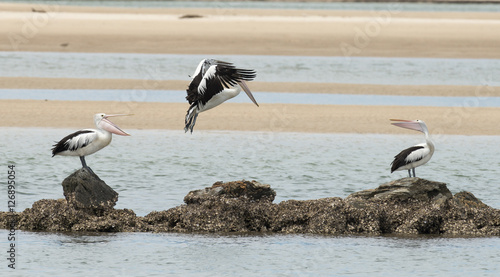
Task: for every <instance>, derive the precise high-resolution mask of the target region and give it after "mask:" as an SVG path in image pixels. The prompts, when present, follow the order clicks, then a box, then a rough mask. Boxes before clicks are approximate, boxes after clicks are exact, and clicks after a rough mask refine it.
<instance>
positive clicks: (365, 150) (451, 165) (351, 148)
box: [0, 128, 500, 215]
mask: <svg viewBox="0 0 500 277" xmlns="http://www.w3.org/2000/svg"><path fill="white" fill-rule="evenodd" d="M73 131H74V130H72V129H50V128H47V129H44V128H0V137H2V138H4V139H2V141H1V142H0V153H1V154H2V156H3V157H2V160H3V161H7V162H8V163H14V164H15V165H16V168H17V171H18V178H19V181H20V182H21V183H20V186H19V194H20V195H19V201H20V204H19V205H20V206H19V210H22V209H24V208H26V207H30V206H31V204H32V203H33V202H34V201H36V200H38V199H42V198H61V197H63V196H62V189H61V185H60V184H61V182H62V180H63V179H64V178H65V177H66V176H68V175H69V174H71V173H72V172H73V171H74V170H76V169H78V168H79V167H81V165H80V161H79V159H77V158H74V157H60V156H57V157H54V158H51V157H50V156H51V155H50V148H51V145H52V144H53V142H54V141H57V140H59V139H61V138H62V137H64V136H65V135H67V134H69V133H70V132H73ZM127 131H129V133H131V134H132V136H131V137H119V136H115V137H114V139H113V142H112V143H111V145H110V146H108V147H107V148H105V149H103V150H102V151H100V152H98V153H96V154H94V155H91V156H88V157H87V163H88V164H89V166H91V167H92V168H93V169H94V171H95V172H96V173H97V174H98V175H99V176H100V177H101V179H103V180H104V181H105V182H107V184H108V185H110V186H111V187H113V188H114V189H115V190H116V191H117V192H119V193H120V200H119V201H118V204H117V206H118V208H129V209H132V210H134V211H135V212H136V213H137V214H138V215H146V214H147V213H149V212H150V211H152V210H165V209H168V208H171V207H174V206H177V205H180V204H182V200H183V198H184V196H185V195H186V194H187V193H188V192H189V191H190V190H194V189H200V188H203V187H206V186H211V185H212V184H213V183H214V182H216V181H233V180H241V179H247V180H252V179H255V180H257V181H259V182H262V183H267V184H270V185H271V186H272V187H273V188H274V189H275V190H276V192H277V198H276V202H280V201H283V200H287V199H317V198H323V197H331V196H340V197H346V196H347V195H349V194H350V193H353V192H355V191H359V190H363V189H369V188H374V187H376V186H378V185H380V184H382V183H384V182H388V181H391V180H393V179H397V178H401V177H405V176H406V174H407V173H406V172H397V173H394V174H392V175H391V174H390V171H389V165H390V163H391V162H392V158H393V157H394V155H395V154H397V153H399V151H400V150H402V149H404V148H406V147H409V146H411V145H413V144H416V143H420V142H422V141H423V137H422V136H421V135H419V134H416V135H414V136H413V135H411V136H399V135H376V134H368V135H367V134H302V133H272V132H224V131H211V132H209V131H195V132H194V133H193V134H192V135H191V134H184V132H183V131H168V130H127ZM435 143H436V145H437V146H436V149H437V150H436V153H435V154H434V156H433V158H432V160H431V161H430V162H429V164H428V165H425V166H422V167H420V168H418V169H417V176H419V177H423V178H427V179H430V180H435V181H441V182H446V183H448V184H449V188H450V190H452V192H454V193H456V192H459V191H462V190H467V191H471V192H473V193H474V194H475V195H476V196H477V197H478V198H480V199H481V200H483V201H484V202H485V203H486V204H488V205H491V206H493V207H495V208H500V186H499V185H498V181H497V180H498V179H497V177H498V176H499V174H500V161H499V160H498V155H496V154H495V153H496V152H497V149H498V145H500V137H496V136H440V137H437V138H435ZM139 145H140V147H139ZM4 166H6V165H4Z"/></svg>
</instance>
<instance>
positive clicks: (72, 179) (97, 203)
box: [62, 168, 118, 213]
mask: <svg viewBox="0 0 500 277" xmlns="http://www.w3.org/2000/svg"><path fill="white" fill-rule="evenodd" d="M62 186H63V192H64V197H65V198H66V200H67V201H68V204H69V205H70V206H73V207H74V208H76V209H84V210H86V211H88V212H91V213H102V212H103V211H105V210H109V209H112V208H113V207H114V206H115V204H116V201H118V193H117V192H116V191H114V190H113V189H112V188H110V187H109V186H108V185H106V183H105V182H104V181H103V180H101V179H100V178H99V177H98V176H97V175H96V174H95V173H93V172H91V171H89V170H87V169H85V168H81V169H79V170H77V171H75V172H74V173H73V174H71V175H70V176H68V177H66V179H64V181H63V182H62Z"/></svg>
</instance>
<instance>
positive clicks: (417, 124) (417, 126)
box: [391, 119, 429, 135]
mask: <svg viewBox="0 0 500 277" xmlns="http://www.w3.org/2000/svg"><path fill="white" fill-rule="evenodd" d="M391 121H397V122H392V123H391V124H392V125H394V126H398V127H402V128H406V129H410V130H415V131H419V132H422V133H424V134H426V135H427V134H428V133H429V131H428V130H427V125H425V122H424V121H422V120H420V119H417V120H404V119H391Z"/></svg>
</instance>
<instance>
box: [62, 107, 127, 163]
mask: <svg viewBox="0 0 500 277" xmlns="http://www.w3.org/2000/svg"><path fill="white" fill-rule="evenodd" d="M123 115H126V114H115V115H106V114H104V113H98V114H96V115H94V122H95V125H96V126H97V128H98V129H97V130H96V129H83V130H79V131H76V132H74V133H72V134H69V135H67V136H65V137H64V138H63V139H62V140H60V141H59V142H58V143H56V144H54V145H53V147H52V157H54V156H55V155H61V156H79V157H80V161H81V162H82V167H83V168H86V169H88V170H89V171H92V169H90V167H88V166H87V164H86V162H85V156H88V155H91V154H94V153H95V152H97V151H99V150H101V149H103V148H104V147H106V146H108V145H109V143H110V142H111V133H113V134H117V135H120V136H130V135H129V134H127V133H126V132H125V131H123V130H122V129H120V128H119V127H118V126H116V125H115V124H114V123H113V122H111V121H109V120H108V118H109V117H113V116H123Z"/></svg>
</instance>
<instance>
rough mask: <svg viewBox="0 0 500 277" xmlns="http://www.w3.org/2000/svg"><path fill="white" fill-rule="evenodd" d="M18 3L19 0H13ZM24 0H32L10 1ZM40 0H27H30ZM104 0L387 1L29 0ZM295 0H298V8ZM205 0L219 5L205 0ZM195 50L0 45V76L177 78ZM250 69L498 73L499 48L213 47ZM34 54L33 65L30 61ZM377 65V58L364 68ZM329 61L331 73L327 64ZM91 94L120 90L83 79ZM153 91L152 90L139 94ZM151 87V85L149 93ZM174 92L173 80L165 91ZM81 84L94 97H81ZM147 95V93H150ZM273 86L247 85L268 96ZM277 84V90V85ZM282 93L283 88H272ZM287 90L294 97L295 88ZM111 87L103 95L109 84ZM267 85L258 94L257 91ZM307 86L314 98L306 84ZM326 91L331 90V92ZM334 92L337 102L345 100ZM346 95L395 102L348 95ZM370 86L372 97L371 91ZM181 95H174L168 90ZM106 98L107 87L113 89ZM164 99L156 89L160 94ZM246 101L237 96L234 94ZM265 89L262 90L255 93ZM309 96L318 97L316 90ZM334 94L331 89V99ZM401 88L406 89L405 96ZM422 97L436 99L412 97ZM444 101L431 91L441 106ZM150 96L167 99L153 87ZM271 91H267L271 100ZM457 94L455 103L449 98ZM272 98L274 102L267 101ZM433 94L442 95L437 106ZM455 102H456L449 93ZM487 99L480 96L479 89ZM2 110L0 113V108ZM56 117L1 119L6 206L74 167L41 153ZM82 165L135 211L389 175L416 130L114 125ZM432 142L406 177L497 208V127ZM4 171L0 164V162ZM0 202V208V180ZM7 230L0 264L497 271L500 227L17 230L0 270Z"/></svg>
mask: <svg viewBox="0 0 500 277" xmlns="http://www.w3.org/2000/svg"><path fill="white" fill-rule="evenodd" d="M17 2H20V1H17ZM22 2H35V1H22ZM36 2H37V3H39V2H38V1H36ZM42 3H49V4H84V5H87V4H89V3H92V4H96V5H111V6H115V5H116V6H133V7H150V6H153V7H154V6H155V5H159V6H162V7H163V6H164V5H166V6H169V5H171V6H176V5H177V6H187V5H195V6H197V7H198V6H199V5H201V6H202V7H204V6H203V5H220V7H221V8H228V7H238V8H240V7H242V8H256V7H257V8H262V7H264V8H275V7H276V8H300V9H302V8H304V9H315V8H320V9H344V7H346V8H345V9H358V8H362V9H386V5H388V4H387V3H380V4H379V3H373V4H365V3H362V4H361V5H360V3H331V4H327V3H325V4H323V3H307V4H301V3H296V4H289V3H273V4H270V3H261V2H241V3H229V4H227V3H224V4H221V3H211V4H206V2H205V3H202V4H198V3H194V2H189V1H188V2H182V3H180V2H175V1H173V2H170V1H72V2H71V3H70V2H68V1H42ZM301 5H305V6H301ZM215 7H218V6H215ZM402 7H404V8H403V9H409V10H436V9H437V10H453V11H456V10H468V11H498V7H499V6H498V5H453V4H451V5H448V4H446V5H433V4H402ZM202 58H205V56H202V55H145V54H90V53H79V54H75V53H30V52H22V53H20V52H1V53H0V74H1V75H2V76H22V77H30V76H31V77H54V78H55V77H68V78H131V79H148V80H186V81H187V82H188V81H189V79H190V78H189V75H190V74H192V73H193V70H194V68H195V65H196V64H197V63H198V62H199V60H201V59H202ZM215 58H219V59H225V60H228V61H232V62H234V63H236V64H238V65H239V66H242V67H250V68H255V69H256V70H257V72H258V76H259V77H258V81H270V82H272V81H280V82H287V81H302V82H339V83H361V84H417V85H424V84H452V85H499V84H500V79H499V77H498V76H500V74H499V73H500V63H499V62H498V60H478V59H413V58H396V59H392V58H370V57H366V58H351V59H347V58H344V57H327V58H325V57H278V56H229V55H226V56H221V57H215ZM34 65H36V66H34ZM374 69H376V70H374ZM331 72H336V74H334V75H332V74H331ZM85 93H86V94H87V95H88V97H92V98H93V97H94V96H95V95H96V94H100V97H103V96H104V95H103V94H106V93H110V94H111V93H122V92H120V91H108V92H105V91H98V90H94V91H86V92H85ZM152 93H153V92H152ZM158 93H159V95H157V97H160V98H161V97H163V95H160V94H161V93H163V94H165V93H168V92H163V91H161V92H158ZM174 93H177V92H174ZM2 94H3V97H2V99H7V98H8V95H12V94H16V97H17V98H23V97H26V98H28V99H37V98H36V97H42V98H43V97H45V98H43V99H46V98H50V97H63V96H64V97H68V95H69V96H70V97H75V98H73V99H70V100H77V99H78V97H80V98H81V94H82V92H81V91H72V90H61V91H50V92H49V91H44V90H37V91H35V90H1V91H0V95H2ZM92 95H94V96H92ZM151 95H153V94H151ZM276 95H280V94H271V93H267V94H266V93H263V94H261V95H259V96H256V97H257V99H258V100H259V97H260V99H263V101H264V102H270V103H275V102H276V101H280V100H279V99H278V100H277V99H276V98H273V97H276ZM283 95H284V94H283ZM281 96H282V95H281ZM292 96H293V99H292V100H291V101H304V99H300V97H302V96H301V95H300V94H291V95H288V98H292ZM111 97H115V96H111ZM266 97H270V98H269V99H268V98H266ZM318 97H319V96H318ZM337 97H338V96H337ZM352 97H354V96H347V99H345V100H343V101H353V99H354V98H352ZM360 97H361V98H360V99H357V101H369V102H370V103H371V104H372V105H373V104H376V102H377V101H381V102H384V103H386V101H399V102H396V104H398V103H399V104H401V103H402V102H407V101H408V100H410V99H409V98H404V99H401V100H395V99H397V98H390V99H381V98H377V97H378V96H360ZM370 97H375V98H370ZM181 98H183V96H182V97H181ZM115 99H116V98H115ZM161 99H163V98H161ZM239 99H240V100H242V101H246V100H247V99H245V98H244V97H238V98H235V99H233V100H234V101H239ZM264 99H267V100H264ZM319 99H320V100H318V101H323V99H321V98H319ZM341 100H342V99H339V98H336V99H334V100H332V101H341ZM414 100H415V99H413V100H412V101H414ZM417 100H420V101H423V102H424V104H426V105H431V103H432V101H431V100H436V98H434V99H431V98H429V97H427V98H417ZM454 100H456V99H441V101H438V103H441V104H442V105H454V104H453V103H452V102H453V101H454ZM162 101H175V100H172V99H166V100H162ZM273 101H274V102H273ZM459 101H468V100H467V99H465V100H464V99H460V100H459ZM278 103H279V102H278ZM443 103H444V104H443ZM462 103H463V102H462ZM488 103H489V101H488ZM0 120H1V119H0ZM73 131H75V130H73V129H55V128H0V138H1V139H0V158H1V159H0V160H1V161H3V162H2V163H1V164H0V166H3V167H4V170H0V180H3V181H2V183H4V184H5V182H6V181H7V179H8V176H7V169H8V166H9V165H15V169H16V181H17V187H16V201H17V202H16V210H17V211H22V210H24V209H25V208H29V207H31V205H32V204H33V203H34V202H35V201H37V200H40V199H44V198H46V199H58V198H62V197H63V194H62V187H61V182H62V180H64V178H65V177H67V176H68V175H69V174H71V173H72V172H74V171H75V170H77V169H78V168H80V166H81V165H80V162H79V159H77V158H74V157H54V158H51V154H50V148H51V146H52V144H53V143H54V142H55V141H58V140H59V139H61V138H62V137H64V136H65V135H67V134H69V133H70V132H73ZM127 131H128V132H130V133H131V134H132V136H131V137H114V139H113V141H112V143H111V145H109V146H108V147H106V148H105V149H103V150H101V151H99V152H98V153H96V154H94V155H91V156H88V157H87V163H88V164H89V166H91V167H92V168H93V170H94V171H95V172H96V173H97V174H98V175H99V176H100V178H101V179H103V180H104V181H105V182H106V183H107V184H108V185H110V186H111V187H112V188H113V189H115V190H116V191H117V192H118V193H119V201H118V203H117V206H116V208H129V209H132V210H134V211H135V212H136V214H137V215H139V216H144V215H146V214H148V213H149V212H151V211H153V210H166V209H169V208H172V207H175V206H178V205H182V204H183V198H184V196H185V195H186V194H187V193H188V192H189V191H191V190H195V189H201V188H204V187H207V186H211V185H212V184H213V183H214V182H216V181H234V180H241V179H246V180H257V181H259V182H262V183H266V184H269V185H271V187H272V188H273V189H274V190H276V192H277V197H276V199H275V203H279V202H281V201H285V200H289V199H297V200H306V199H318V198H323V197H332V196H338V197H346V196H348V195H349V194H351V193H353V192H356V191H359V190H364V189H370V188H375V187H377V186H379V185H380V184H382V183H385V182H388V181H391V180H394V179H398V178H402V177H405V176H406V174H407V173H406V172H404V171H402V172H395V173H393V174H390V163H391V161H392V159H393V157H394V155H395V154H397V153H398V152H399V151H400V150H402V149H404V148H406V147H408V146H410V145H413V144H416V143H420V142H422V141H423V137H422V135H421V134H415V135H381V134H302V133H277V132H227V131H196V130H195V132H194V133H193V134H185V133H184V132H183V131H182V130H179V131H170V130H127ZM433 139H434V142H435V144H436V153H435V154H434V156H433V158H432V159H431V161H430V162H429V163H428V164H427V165H424V166H422V167H419V168H417V170H416V171H417V176H418V177H421V178H426V179H429V180H434V181H441V182H445V183H447V184H448V188H449V189H450V190H451V191H452V192H453V193H457V192H460V191H464V190H465V191H470V192H472V193H473V194H474V195H475V196H476V197H478V198H479V199H480V200H482V201H483V202H484V203H486V204H487V205H490V206H492V207H494V208H497V209H498V208H500V184H499V182H498V176H499V173H500V160H499V159H498V145H500V137H498V136H439V137H434V138H433ZM2 172H3V173H2ZM2 187H3V189H2V190H1V191H0V199H4V200H2V201H3V204H2V203H0V210H1V211H6V210H7V190H6V188H5V186H2ZM9 237H11V235H9V231H7V230H3V229H0V253H2V254H0V275H1V276H89V275H90V276H348V275H350V276H370V277H373V276H375V277H376V276H381V277H382V276H384V277H385V276H474V277H475V276H492V277H493V276H498V275H499V274H500V264H499V263H498V261H499V260H500V238H498V237H486V238H449V237H447V238H445V237H439V236H412V237H395V236H317V235H277V234H255V233H252V234H239V235H234V234H175V233H164V234H151V233H116V234H115V233H111V234H94V233H45V232H25V231H16V232H15V238H16V241H15V243H16V246H15V251H16V252H15V253H16V269H15V270H12V269H10V268H8V267H7V266H8V265H9V261H8V260H7V258H8V256H9V254H8V253H7V251H9V250H10V243H12V242H11V241H9V240H8V238H9Z"/></svg>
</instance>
